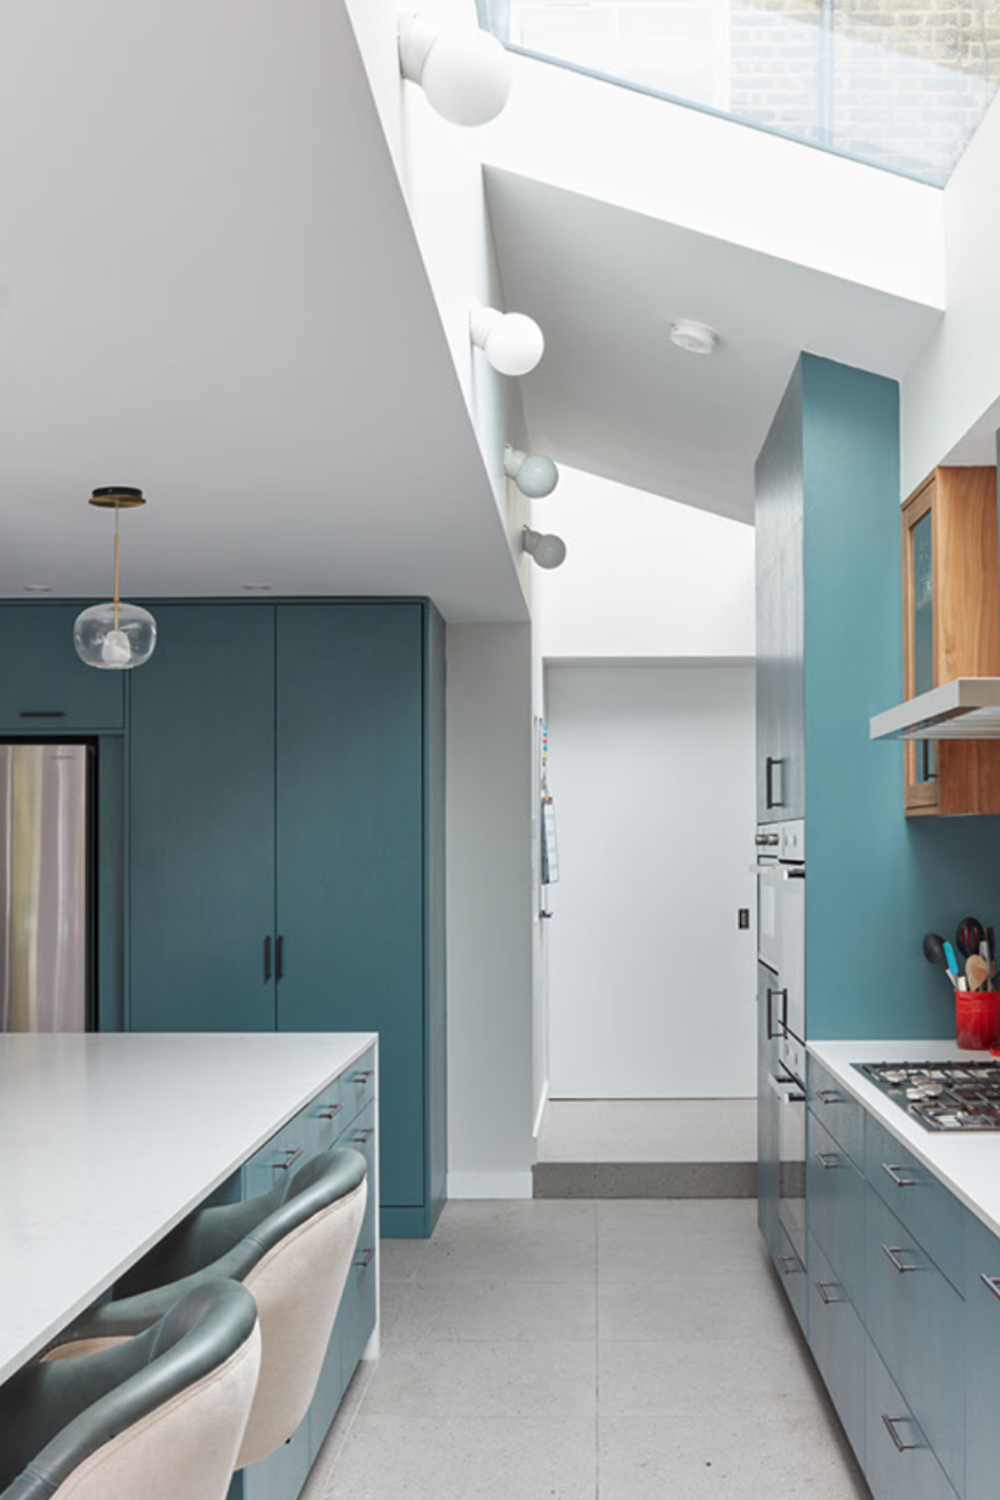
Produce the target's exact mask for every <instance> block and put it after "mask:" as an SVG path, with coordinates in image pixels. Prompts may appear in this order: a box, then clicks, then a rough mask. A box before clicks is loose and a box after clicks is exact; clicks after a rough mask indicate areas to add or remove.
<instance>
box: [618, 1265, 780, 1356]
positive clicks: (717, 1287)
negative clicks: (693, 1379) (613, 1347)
mask: <svg viewBox="0 0 1000 1500" xmlns="http://www.w3.org/2000/svg"><path fill="white" fill-rule="evenodd" d="M782 1337H784V1338H787V1339H791V1338H792V1337H793V1334H792V1329H791V1327H790V1324H789V1322H788V1319H787V1316H786V1309H785V1307H784V1306H783V1305H782V1297H781V1292H780V1290H779V1288H778V1287H777V1286H776V1285H775V1284H774V1280H773V1278H761V1279H760V1280H756V1279H753V1280H751V1279H749V1278H748V1277H746V1276H743V1275H739V1274H734V1275H733V1276H732V1277H730V1278H723V1277H719V1276H705V1277H698V1278H695V1277H693V1276H679V1277H677V1278H676V1279H675V1280H672V1281H654V1282H642V1281H620V1282H614V1281H609V1282H605V1281H602V1282H601V1285H600V1287H599V1289H598V1338H599V1339H600V1341H601V1343H602V1344H604V1343H607V1342H612V1341H614V1342H621V1341H624V1342H627V1343H640V1342H642V1343H645V1342H648V1341H650V1340H652V1341H654V1342H655V1341H661V1340H671V1339H679V1340H705V1339H709V1340H728V1339H751V1340H753V1339H770V1338H773V1339H779V1338H782Z"/></svg>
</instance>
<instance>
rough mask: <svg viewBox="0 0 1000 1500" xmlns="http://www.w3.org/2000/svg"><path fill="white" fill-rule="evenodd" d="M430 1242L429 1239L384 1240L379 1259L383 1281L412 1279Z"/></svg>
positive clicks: (380, 1246) (380, 1247) (381, 1244)
mask: <svg viewBox="0 0 1000 1500" xmlns="http://www.w3.org/2000/svg"><path fill="white" fill-rule="evenodd" d="M428 1243H429V1241H427V1240H382V1241H381V1243H380V1245H379V1261H380V1264H381V1268H382V1280H383V1282H386V1281H412V1280H413V1277H414V1275H415V1273H416V1270H417V1267H418V1266H419V1265H420V1263H421V1261H422V1260H423V1257H424V1255H425V1253H426V1251H427V1246H428Z"/></svg>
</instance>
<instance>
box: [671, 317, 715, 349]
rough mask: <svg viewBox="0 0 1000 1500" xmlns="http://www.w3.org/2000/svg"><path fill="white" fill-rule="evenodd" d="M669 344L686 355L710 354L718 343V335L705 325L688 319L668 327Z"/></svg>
mask: <svg viewBox="0 0 1000 1500" xmlns="http://www.w3.org/2000/svg"><path fill="white" fill-rule="evenodd" d="M670 342H671V343H673V344H676V345H677V347H678V349H684V350H685V351H686V352H687V353H688V354H711V353H712V352H713V351H714V349H715V346H716V344H717V343H718V342H719V335H718V334H717V333H716V331H715V329H714V328H709V326H708V324H707V323H694V322H692V321H691V319H689V318H684V319H682V320H681V321H680V322H679V323H671V325H670Z"/></svg>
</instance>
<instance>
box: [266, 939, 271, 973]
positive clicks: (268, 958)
mask: <svg viewBox="0 0 1000 1500" xmlns="http://www.w3.org/2000/svg"><path fill="white" fill-rule="evenodd" d="M270 982H271V939H270V938H269V937H266V938H265V939H264V983H265V984H270Z"/></svg>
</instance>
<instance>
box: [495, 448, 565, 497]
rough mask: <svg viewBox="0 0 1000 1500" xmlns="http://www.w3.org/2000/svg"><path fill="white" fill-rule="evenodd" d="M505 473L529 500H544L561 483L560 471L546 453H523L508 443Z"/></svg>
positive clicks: (504, 460) (504, 452)
mask: <svg viewBox="0 0 1000 1500" xmlns="http://www.w3.org/2000/svg"><path fill="white" fill-rule="evenodd" d="M503 471H504V473H505V474H506V475H507V478H508V479H513V481H514V483H515V484H516V485H517V487H518V489H519V490H520V491H521V494H522V495H527V497H528V499H529V500H544V499H545V496H546V495H551V493H552V491H553V490H554V489H555V487H556V485H557V484H558V483H559V470H558V469H557V468H556V466H555V464H554V463H553V462H552V460H551V458H549V456H548V455H547V454H545V453H523V452H522V451H521V449H520V448H512V447H511V445H510V444H509V443H508V444H507V446H506V448H504V450H503Z"/></svg>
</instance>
